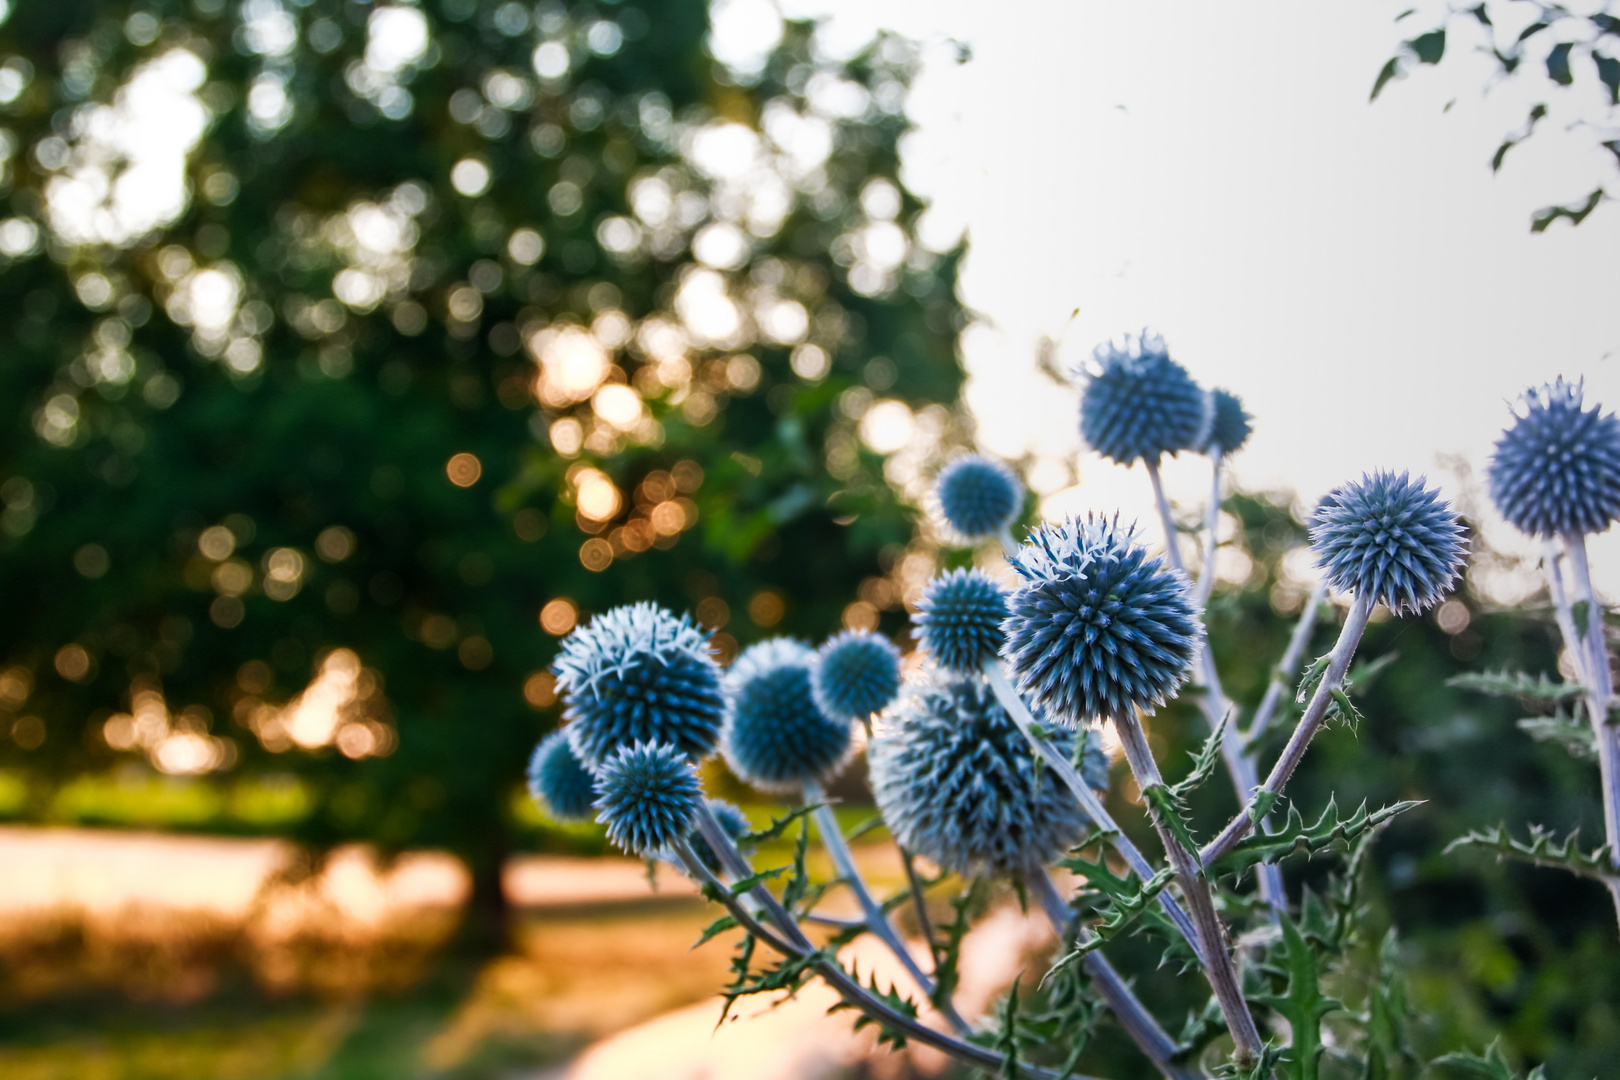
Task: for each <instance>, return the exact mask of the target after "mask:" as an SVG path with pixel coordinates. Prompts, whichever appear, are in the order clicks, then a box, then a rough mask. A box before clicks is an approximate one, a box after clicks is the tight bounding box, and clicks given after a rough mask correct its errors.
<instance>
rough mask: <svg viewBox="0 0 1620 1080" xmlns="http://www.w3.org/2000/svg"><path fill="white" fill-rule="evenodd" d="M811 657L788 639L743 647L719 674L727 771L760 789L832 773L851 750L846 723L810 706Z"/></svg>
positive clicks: (813, 700)
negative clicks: (723, 698) (722, 682)
mask: <svg viewBox="0 0 1620 1080" xmlns="http://www.w3.org/2000/svg"><path fill="white" fill-rule="evenodd" d="M816 662H817V661H816V654H815V651H814V650H813V649H811V648H810V647H809V646H807V645H802V644H800V643H799V642H797V641H792V640H790V639H788V638H772V639H771V640H769V641H762V642H760V643H759V644H757V645H750V646H749V647H748V648H747V649H745V650H743V653H742V655H741V656H739V657H737V662H736V663H734V664H732V665H731V670H730V671H728V672H726V678H725V689H726V724H725V728H724V730H723V732H722V733H721V736H720V750H721V752H722V753H723V754H724V755H725V758H726V763H727V764H729V765H730V766H731V769H732V771H733V772H735V773H736V774H737V775H738V776H740V777H742V779H744V780H746V781H747V782H748V783H750V784H753V785H754V786H755V787H759V788H764V789H766V790H767V791H780V790H784V789H788V788H794V787H797V786H799V785H800V784H802V783H804V782H805V781H806V780H820V779H822V778H824V777H827V776H829V775H831V774H832V773H835V772H837V771H838V768H839V766H841V765H842V764H843V763H844V761H845V760H846V759H847V758H848V756H849V752H850V735H851V732H850V723H849V721H848V720H834V719H833V718H831V717H829V716H828V715H827V714H826V713H824V712H823V711H822V709H821V706H819V705H817V704H816V697H815V693H814V691H812V689H811V685H810V684H811V679H812V676H813V674H814V672H815V668H816Z"/></svg>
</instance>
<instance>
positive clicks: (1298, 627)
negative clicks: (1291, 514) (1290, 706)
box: [1243, 578, 1327, 754]
mask: <svg viewBox="0 0 1620 1080" xmlns="http://www.w3.org/2000/svg"><path fill="white" fill-rule="evenodd" d="M1325 599H1327V579H1326V578H1317V579H1316V584H1314V585H1312V586H1311V595H1310V596H1308V597H1307V598H1306V599H1305V610H1304V611H1302V612H1300V613H1299V622H1297V623H1295V624H1294V634H1293V636H1292V637H1290V638H1289V639H1288V648H1287V650H1285V651H1284V652H1283V658H1282V659H1281V660H1279V661H1277V666H1276V667H1275V668H1273V669H1272V672H1271V685H1270V686H1267V687H1266V696H1265V697H1264V698H1261V699H1260V707H1259V708H1258V709H1256V710H1255V711H1254V719H1253V720H1251V721H1250V722H1249V730H1248V732H1247V734H1245V735H1244V737H1243V739H1244V742H1245V743H1246V744H1247V746H1248V749H1249V753H1250V754H1253V753H1254V750H1255V744H1256V743H1257V742H1259V740H1260V737H1261V736H1262V735H1264V734H1265V733H1266V728H1267V727H1268V726H1269V725H1270V724H1271V718H1272V717H1273V716H1275V715H1276V714H1277V706H1278V705H1280V704H1282V696H1283V694H1284V693H1285V692H1286V691H1287V690H1288V687H1289V685H1290V684H1292V683H1293V681H1294V674H1295V672H1297V671H1298V670H1299V662H1300V659H1301V658H1302V657H1303V656H1304V655H1305V646H1307V645H1309V644H1310V643H1311V631H1312V630H1314V629H1316V616H1317V612H1318V611H1319V610H1320V609H1321V607H1322V601H1323V600H1325Z"/></svg>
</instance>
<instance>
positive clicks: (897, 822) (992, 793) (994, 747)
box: [867, 676, 1106, 875]
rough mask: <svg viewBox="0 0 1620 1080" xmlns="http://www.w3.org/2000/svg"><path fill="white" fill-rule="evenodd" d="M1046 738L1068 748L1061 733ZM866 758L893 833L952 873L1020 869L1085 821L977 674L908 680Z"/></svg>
mask: <svg viewBox="0 0 1620 1080" xmlns="http://www.w3.org/2000/svg"><path fill="white" fill-rule="evenodd" d="M1053 739H1054V742H1055V744H1056V747H1057V749H1058V750H1059V751H1060V752H1062V753H1064V754H1069V753H1070V752H1072V749H1073V741H1072V740H1073V736H1072V735H1070V734H1069V733H1068V732H1066V731H1061V730H1060V731H1057V732H1054V733H1053ZM867 761H868V764H869V766H870V768H871V780H872V794H873V796H874V797H875V798H876V800H877V805H878V810H879V812H881V813H882V815H883V821H884V824H886V825H887V826H888V828H889V831H890V832H891V833H892V834H893V835H894V838H895V840H896V841H897V842H898V843H899V844H900V846H901V847H902V848H905V849H906V850H907V851H912V852H916V853H917V854H919V855H924V856H926V857H928V858H929V859H931V860H933V861H934V862H936V863H938V864H939V865H940V866H941V867H943V868H945V869H947V870H953V871H955V872H957V873H961V874H972V875H978V874H986V873H989V874H1023V873H1026V872H1028V871H1030V870H1033V869H1035V868H1037V867H1040V866H1044V865H1046V864H1047V863H1049V862H1051V861H1052V860H1053V859H1055V858H1057V857H1058V856H1059V855H1061V854H1062V853H1063V852H1065V851H1067V850H1068V849H1069V848H1070V847H1072V846H1074V844H1075V843H1076V841H1078V840H1079V839H1080V836H1081V834H1082V833H1083V832H1084V831H1085V828H1086V825H1087V819H1086V817H1085V815H1084V814H1082V813H1081V811H1080V808H1079V807H1078V806H1077V805H1076V804H1075V801H1074V796H1073V795H1071V794H1070V793H1069V790H1068V789H1067V788H1065V787H1064V786H1063V785H1062V783H1061V782H1060V781H1059V780H1058V779H1057V777H1056V776H1055V775H1054V774H1053V773H1052V772H1051V771H1050V770H1045V771H1042V770H1040V769H1038V768H1037V767H1036V761H1035V756H1034V751H1033V750H1032V749H1031V748H1030V745H1029V740H1028V739H1026V738H1025V737H1024V735H1023V733H1022V732H1020V731H1019V730H1018V727H1017V725H1016V724H1014V723H1013V722H1012V720H1011V718H1009V717H1008V716H1007V711H1006V710H1005V709H1003V708H1002V707H1001V704H1000V702H998V701H996V699H995V695H994V694H993V693H992V691H991V690H990V687H989V685H988V684H987V683H986V682H985V681H984V680H983V679H977V678H954V677H949V676H943V677H941V678H938V679H928V678H925V679H921V680H918V681H917V682H915V683H913V684H911V685H910V686H908V688H907V694H906V695H905V697H904V698H903V699H902V700H901V703H900V704H899V705H898V706H896V707H895V709H894V710H893V711H892V712H891V713H890V714H889V718H888V720H887V722H886V723H885V724H884V725H883V727H882V729H881V730H879V731H878V733H877V734H876V735H875V736H874V737H873V740H872V743H871V745H870V747H869V748H868V750H867ZM1094 774H1095V769H1091V770H1088V782H1089V780H1090V779H1091V778H1092V776H1094ZM1105 775H1106V774H1105Z"/></svg>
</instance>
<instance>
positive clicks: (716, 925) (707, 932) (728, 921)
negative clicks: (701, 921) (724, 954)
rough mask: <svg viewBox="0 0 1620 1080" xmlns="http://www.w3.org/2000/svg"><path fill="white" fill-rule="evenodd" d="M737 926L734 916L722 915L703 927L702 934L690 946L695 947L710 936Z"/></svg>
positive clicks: (712, 936)
mask: <svg viewBox="0 0 1620 1080" xmlns="http://www.w3.org/2000/svg"><path fill="white" fill-rule="evenodd" d="M737 926H738V923H737V919H736V917H735V916H732V915H722V916H720V917H719V918H718V919H716V920H714V922H712V923H710V924H709V925H708V926H706V927H704V929H703V934H702V936H701V937H699V938H698V939H697V940H696V941H694V942H693V943H692V948H694V949H695V948H697V947H698V946H699V945H702V944H704V943H705V942H707V941H709V940H710V939H711V938H714V937H716V936H718V935H720V934H723V933H725V932H726V931H727V930H734V929H736V928H737Z"/></svg>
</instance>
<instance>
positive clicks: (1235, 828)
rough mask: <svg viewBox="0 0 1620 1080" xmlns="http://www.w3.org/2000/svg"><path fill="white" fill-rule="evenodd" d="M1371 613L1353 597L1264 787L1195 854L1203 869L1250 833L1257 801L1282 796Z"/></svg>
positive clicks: (1367, 602)
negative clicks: (1313, 690) (1317, 680)
mask: <svg viewBox="0 0 1620 1080" xmlns="http://www.w3.org/2000/svg"><path fill="white" fill-rule="evenodd" d="M1372 609H1373V601H1372V598H1371V597H1369V596H1362V595H1359V594H1358V595H1357V596H1356V599H1355V602H1354V603H1352V604H1351V605H1350V614H1349V615H1348V616H1346V618H1345V620H1344V627H1343V628H1342V629H1341V630H1340V631H1339V640H1338V641H1337V642H1336V643H1335V644H1334V646H1333V651H1332V652H1331V653H1329V654H1328V666H1327V672H1326V673H1325V674H1324V675H1323V676H1322V681H1321V683H1320V684H1318V686H1317V687H1316V693H1315V694H1314V695H1312V697H1311V701H1310V704H1309V705H1306V706H1305V715H1303V716H1301V717H1300V718H1299V724H1298V725H1297V726H1295V728H1294V733H1293V734H1292V735H1291V736H1289V738H1288V745H1287V746H1285V747H1283V752H1282V756H1281V757H1279V758H1278V759H1277V763H1276V764H1275V765H1273V766H1272V767H1271V773H1270V775H1268V776H1267V777H1266V782H1265V784H1264V785H1263V786H1262V787H1260V788H1259V789H1258V790H1257V791H1255V793H1254V794H1253V795H1252V796H1250V797H1249V799H1248V800H1247V801H1246V802H1245V803H1244V805H1243V809H1241V810H1239V811H1238V813H1237V816H1236V817H1234V818H1233V819H1232V820H1231V821H1230V822H1228V823H1227V826H1226V828H1224V829H1222V830H1221V833H1220V835H1219V836H1217V837H1215V839H1213V840H1211V841H1210V842H1209V843H1207V844H1205V845H1204V849H1203V851H1201V852H1200V853H1199V859H1200V860H1201V861H1202V862H1203V863H1204V865H1206V866H1207V865H1209V864H1210V863H1212V862H1214V861H1215V860H1216V859H1219V858H1220V857H1221V856H1222V855H1225V854H1226V853H1227V852H1228V851H1230V850H1232V847H1233V845H1235V844H1236V843H1237V842H1238V841H1240V840H1242V839H1243V838H1244V837H1245V836H1248V835H1249V833H1250V832H1252V831H1253V830H1254V821H1253V816H1252V815H1253V810H1254V808H1255V806H1256V804H1257V803H1258V802H1259V800H1260V799H1261V798H1264V797H1267V796H1270V797H1275V796H1278V795H1281V794H1282V789H1283V786H1284V785H1285V784H1287V783H1288V778H1289V777H1291V776H1293V775H1294V769H1296V768H1297V767H1298V766H1299V763H1300V761H1301V760H1302V759H1303V758H1304V757H1305V751H1306V749H1307V748H1308V747H1309V746H1310V745H1311V739H1312V738H1314V737H1315V735H1316V733H1317V731H1318V730H1320V729H1321V727H1322V724H1323V723H1324V722H1325V721H1326V719H1327V710H1328V706H1329V705H1331V704H1332V703H1333V692H1334V691H1335V690H1338V689H1339V688H1340V687H1341V686H1342V685H1343V684H1344V673H1345V672H1346V671H1348V670H1349V669H1350V659H1351V657H1353V656H1355V654H1356V646H1357V645H1359V644H1360V643H1361V634H1362V632H1363V631H1364V630H1366V629H1367V620H1368V618H1370V617H1371V616H1372Z"/></svg>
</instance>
